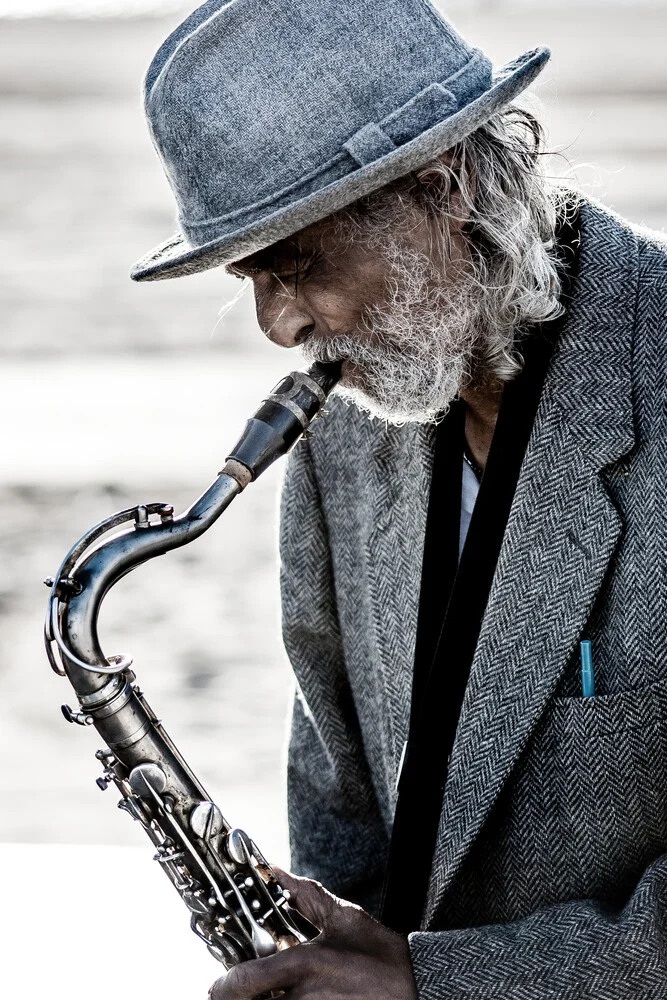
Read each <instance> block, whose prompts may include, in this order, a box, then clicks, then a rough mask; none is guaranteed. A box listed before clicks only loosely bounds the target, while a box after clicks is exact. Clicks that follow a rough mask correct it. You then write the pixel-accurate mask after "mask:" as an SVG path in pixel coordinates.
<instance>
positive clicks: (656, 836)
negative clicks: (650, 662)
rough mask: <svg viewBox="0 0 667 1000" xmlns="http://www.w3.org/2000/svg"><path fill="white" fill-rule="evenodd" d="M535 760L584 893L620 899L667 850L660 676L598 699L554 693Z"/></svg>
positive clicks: (664, 689) (665, 713) (666, 736)
mask: <svg viewBox="0 0 667 1000" xmlns="http://www.w3.org/2000/svg"><path fill="white" fill-rule="evenodd" d="M545 723H546V725H545V726H544V728H543V730H542V737H543V739H542V740H540V743H541V751H542V754H543V755H544V756H543V759H542V764H543V766H544V768H545V769H546V770H547V771H550V772H551V773H552V774H553V775H554V778H555V779H556V780H555V781H554V782H553V783H552V782H547V783H546V785H545V792H546V793H547V794H549V795H554V796H555V797H556V799H557V802H552V803H551V806H552V807H553V806H554V805H555V806H556V807H557V808H558V811H559V813H560V819H561V824H560V825H561V829H563V831H564V832H565V834H566V836H569V838H570V846H571V850H572V851H573V852H574V854H575V857H571V861H572V863H573V865H574V867H575V868H576V867H578V868H579V875H580V879H581V891H582V892H583V894H584V895H587V896H589V895H591V896H601V897H602V898H607V899H609V900H610V901H611V900H614V901H616V902H619V903H622V902H623V901H624V899H625V898H627V896H628V895H629V894H630V893H631V892H632V890H633V888H634V887H635V885H636V883H637V880H638V878H639V877H640V876H641V874H642V872H643V871H644V869H645V868H646V867H647V865H648V864H649V863H650V862H651V861H652V860H654V859H655V858H656V857H658V856H659V855H660V854H662V853H664V852H665V851H667V680H665V681H660V682H659V683H657V684H653V685H651V686H650V687H647V688H642V689H640V690H635V691H629V692H623V693H621V694H615V695H609V696H601V697H597V698H558V699H556V701H555V702H553V703H552V706H551V708H550V710H549V712H548V713H547V718H546V719H545Z"/></svg>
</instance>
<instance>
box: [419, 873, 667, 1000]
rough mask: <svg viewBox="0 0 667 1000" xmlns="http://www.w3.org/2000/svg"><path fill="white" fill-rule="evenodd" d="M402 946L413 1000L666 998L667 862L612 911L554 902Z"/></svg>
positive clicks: (585, 904) (596, 904)
mask: <svg viewBox="0 0 667 1000" xmlns="http://www.w3.org/2000/svg"><path fill="white" fill-rule="evenodd" d="M409 942H410V951H411V955H412V963H413V968H414V972H415V979H416V983H417V990H418V993H419V997H420V1000H538V998H539V1000H667V855H663V856H662V857H661V858H659V859H658V860H657V861H655V862H654V863H653V864H652V865H651V866H650V867H649V868H648V869H647V871H646V872H645V874H644V875H643V877H642V879H641V881H640V882H639V885H638V886H637V889H636V890H635V892H634V893H633V895H632V897H631V899H630V900H629V902H628V903H627V904H626V906H625V907H624V908H623V909H622V910H613V909H612V908H610V907H608V906H603V905H602V904H601V903H599V902H596V901H595V900H586V901H581V902H577V901H575V902H570V903H560V904H558V905H555V906H551V907H548V908H547V909H544V910H540V911H538V912H536V913H534V914H532V915H531V916H529V917H526V918H525V919H523V920H519V921H516V922H515V923H511V924H497V925H490V926H486V927H474V928H471V929H465V930H456V931H443V932H428V931H418V932H416V933H414V934H411V935H410V938H409Z"/></svg>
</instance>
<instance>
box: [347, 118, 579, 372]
mask: <svg viewBox="0 0 667 1000" xmlns="http://www.w3.org/2000/svg"><path fill="white" fill-rule="evenodd" d="M543 150H544V133H543V129H542V126H541V125H540V123H539V122H538V120H537V119H536V118H535V117H534V116H533V115H532V114H531V113H529V112H528V111H525V110H523V109H521V108H518V107H516V106H510V107H508V108H506V109H504V110H503V111H502V112H500V113H498V114H496V115H495V116H494V117H493V118H491V119H490V120H489V121H488V122H486V123H485V124H484V125H482V126H481V127H480V128H478V129H477V130H476V131H475V132H473V133H472V134H471V135H469V136H468V137H467V138H465V139H464V140H462V141H461V142H460V143H458V144H457V145H456V146H454V147H453V148H452V149H451V150H449V152H448V154H446V155H445V156H444V157H443V158H442V159H436V160H433V161H432V162H430V163H427V164H425V165H424V166H423V167H422V168H421V169H419V170H418V171H416V172H415V173H414V174H413V175H411V176H410V177H407V178H402V179H401V180H400V181H397V182H395V183H394V184H390V185H388V186H387V187H385V188H382V189H381V190H380V191H378V192H375V193H373V194H371V195H369V196H367V197H365V198H363V199H361V200H360V201H358V202H356V203H355V204H354V205H353V206H351V208H350V209H347V210H344V211H343V212H342V213H340V223H341V225H343V226H344V227H345V229H346V230H347V231H348V232H349V234H350V238H351V239H354V238H355V236H361V235H362V233H363V236H364V238H368V234H369V232H370V234H371V237H372V239H373V241H374V242H375V243H376V245H377V246H378V247H380V246H381V245H382V243H383V241H386V240H387V239H390V238H391V234H392V230H393V229H395V226H396V221H397V218H398V217H399V215H400V212H401V210H403V211H404V208H405V204H406V200H409V201H410V204H411V206H412V207H414V204H415V201H416V202H417V203H418V204H419V205H421V206H423V207H424V209H425V211H426V212H427V215H428V218H429V221H430V223H431V226H430V229H431V232H432V233H434V234H436V235H435V237H434V238H435V239H436V240H440V241H441V245H440V246H439V247H435V246H434V247H432V248H431V249H432V251H433V250H439V251H440V252H441V254H442V258H443V260H444V261H446V260H447V259H448V255H449V251H450V246H451V244H450V241H449V231H450V226H449V223H450V222H451V221H453V220H454V218H455V216H454V208H453V206H452V200H453V199H452V196H453V195H454V194H456V195H458V196H459V197H458V199H457V204H459V205H460V204H462V205H463V206H464V212H465V215H464V219H465V224H464V225H463V229H462V235H463V237H464V239H465V244H466V247H467V250H468V256H469V268H468V270H469V271H470V272H471V273H469V274H468V279H469V280H472V281H473V282H474V284H475V287H476V290H477V292H476V295H475V299H476V308H475V316H474V318H473V321H474V324H475V327H476V330H477V333H478V337H476V339H475V348H474V357H473V359H472V365H473V367H474V369H475V370H476V375H477V377H480V375H481V377H482V378H483V379H484V380H491V381H501V382H503V381H508V380H510V379H511V378H513V377H514V376H515V375H516V373H517V372H518V371H519V370H520V368H521V364H522V359H521V353H520V342H521V333H522V331H523V330H525V329H526V328H527V327H529V326H530V325H532V324H534V323H539V322H543V321H545V320H549V319H554V318H555V317H557V316H558V315H559V314H560V313H561V312H562V307H561V305H560V302H559V295H560V290H561V281H560V278H559V274H558V270H557V266H556V256H555V246H554V237H555V230H556V223H557V215H558V213H559V211H560V212H562V211H563V210H564V204H565V202H564V197H563V195H562V193H560V192H559V191H558V189H555V188H553V187H552V185H551V184H550V183H549V181H548V180H547V178H546V176H545V173H544V170H543V166H542V164H543V161H544V155H543ZM461 221H463V220H461V219H460V220H459V222H461ZM470 374H471V375H472V374H473V373H472V372H471V373H470Z"/></svg>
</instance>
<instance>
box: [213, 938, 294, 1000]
mask: <svg viewBox="0 0 667 1000" xmlns="http://www.w3.org/2000/svg"><path fill="white" fill-rule="evenodd" d="M307 951H308V949H307V948H288V949H287V950H286V951H280V952H278V953H277V954H276V955H271V956H270V958H256V959H253V960H252V961H250V962H241V964H240V965H235V966H234V968H233V969H230V970H229V972H228V973H227V975H226V976H224V977H223V978H222V979H218V981H217V983H214V984H213V986H212V987H211V989H210V991H209V998H210V1000H254V998H255V997H258V996H260V995H261V994H262V993H269V992H271V991H272V990H280V989H290V987H292V986H296V985H298V983H299V982H301V981H302V980H304V979H305V978H306V976H307V975H308V969H309V958H308V956H307V954H305V953H306V952H307Z"/></svg>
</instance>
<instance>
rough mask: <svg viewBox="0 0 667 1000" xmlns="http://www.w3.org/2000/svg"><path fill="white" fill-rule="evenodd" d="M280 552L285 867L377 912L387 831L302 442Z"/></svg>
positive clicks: (291, 471) (286, 496)
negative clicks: (288, 860) (288, 696)
mask: <svg viewBox="0 0 667 1000" xmlns="http://www.w3.org/2000/svg"><path fill="white" fill-rule="evenodd" d="M280 555H281V592H282V616H283V637H284V642H285V648H286V650H287V654H288V656H289V658H290V661H291V664H292V667H293V670H294V673H295V675H296V680H297V685H296V695H295V699H294V706H293V713H292V722H291V736H290V744H289V752H288V767H287V782H288V813H289V827H290V842H291V850H292V868H293V870H294V871H295V872H296V873H297V874H302V875H308V876H309V877H311V878H316V879H318V880H319V881H320V882H322V883H323V884H324V885H325V886H326V887H327V888H328V889H330V890H331V891H332V892H335V893H336V894H338V895H340V896H343V897H344V898H345V899H350V900H352V901H354V902H356V903H359V904H360V905H361V906H363V907H364V909H366V910H368V911H369V912H375V911H376V910H377V908H378V904H379V898H380V891H381V881H382V877H383V872H384V864H385V860H386V854H387V843H388V841H387V832H386V829H385V826H384V824H383V822H382V819H381V816H380V811H379V809H378V805H377V799H376V795H375V791H374V788H373V785H372V782H371V778H370V773H369V769H368V764H367V760H366V756H365V753H364V747H363V742H362V738H361V732H360V728H359V722H358V719H357V713H356V709H355V705H354V702H353V698H352V694H351V691H350V685H349V683H348V678H347V673H346V668H345V656H344V653H343V645H342V641H341V632H340V628H339V622H338V612H337V606H336V594H335V584H334V578H333V571H332V560H331V553H330V550H329V540H328V535H327V529H326V524H325V518H324V512H323V509H322V504H321V501H320V496H319V492H318V486H317V482H316V479H315V470H314V467H313V462H312V456H311V453H310V448H309V445H308V444H307V443H305V442H301V443H300V444H298V445H297V447H296V449H295V451H294V452H293V453H292V455H291V456H290V460H289V463H288V468H287V475H286V479H285V484H284V487H283V496H282V509H281V531H280Z"/></svg>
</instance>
